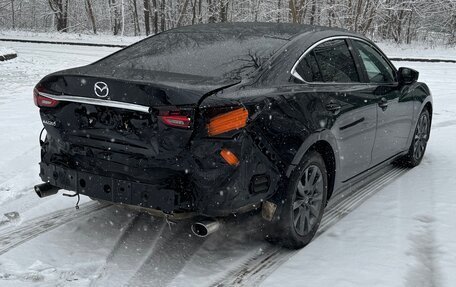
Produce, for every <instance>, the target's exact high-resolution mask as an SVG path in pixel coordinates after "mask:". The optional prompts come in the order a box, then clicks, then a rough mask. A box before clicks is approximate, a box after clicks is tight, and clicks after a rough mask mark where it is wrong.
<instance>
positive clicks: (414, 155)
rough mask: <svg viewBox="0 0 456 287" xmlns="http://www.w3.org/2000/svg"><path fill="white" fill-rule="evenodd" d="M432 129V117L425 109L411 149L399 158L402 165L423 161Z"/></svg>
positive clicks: (416, 163)
mask: <svg viewBox="0 0 456 287" xmlns="http://www.w3.org/2000/svg"><path fill="white" fill-rule="evenodd" d="M430 130H431V117H430V115H429V111H428V110H427V109H424V110H423V111H422V112H421V114H420V116H419V118H418V122H417V124H416V128H415V132H414V134H413V139H412V143H411V145H410V148H409V151H408V153H407V154H406V155H405V156H404V157H403V158H401V159H400V160H399V163H400V164H401V165H403V166H407V167H415V166H417V165H419V164H420V163H421V160H422V159H423V156H424V152H425V151H426V146H427V141H428V139H429V133H430Z"/></svg>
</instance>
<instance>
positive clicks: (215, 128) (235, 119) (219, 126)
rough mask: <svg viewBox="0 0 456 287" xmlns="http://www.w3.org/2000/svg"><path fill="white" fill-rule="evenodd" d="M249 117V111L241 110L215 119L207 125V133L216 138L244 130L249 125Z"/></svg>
mask: <svg viewBox="0 0 456 287" xmlns="http://www.w3.org/2000/svg"><path fill="white" fill-rule="evenodd" d="M248 116H249V112H248V111H247V109H245V108H239V109H236V110H233V111H230V112H227V113H223V114H221V115H218V116H216V117H213V118H212V119H210V121H209V124H208V125H207V133H208V135H209V136H216V135H219V134H223V133H226V132H229V131H232V130H237V129H240V128H243V127H245V126H246V124H247V118H248Z"/></svg>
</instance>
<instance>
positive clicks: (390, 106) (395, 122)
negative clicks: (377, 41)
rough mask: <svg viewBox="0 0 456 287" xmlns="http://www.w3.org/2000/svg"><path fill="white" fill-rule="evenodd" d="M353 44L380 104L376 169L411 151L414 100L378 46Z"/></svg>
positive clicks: (376, 141)
mask: <svg viewBox="0 0 456 287" xmlns="http://www.w3.org/2000/svg"><path fill="white" fill-rule="evenodd" d="M351 43H352V44H353V51H355V54H356V56H357V57H358V59H359V61H360V62H361V64H362V68H363V72H364V73H365V76H366V79H367V82H368V84H367V86H366V87H367V92H368V93H370V94H371V95H372V96H374V97H375V99H376V101H377V103H378V106H377V132H376V135H375V143H374V148H373V150H372V165H376V164H379V163H381V162H382V161H385V160H387V159H388V158H390V157H392V156H394V155H396V154H397V153H399V152H401V151H403V150H405V149H407V139H408V136H409V133H410V131H411V130H412V129H411V126H412V115H413V101H412V100H413V99H412V98H408V97H407V94H406V93H404V94H402V92H401V89H400V87H399V85H398V83H397V81H396V71H395V68H394V67H393V66H392V65H391V64H390V63H389V62H388V61H387V60H386V59H385V57H384V56H383V55H382V54H381V53H380V52H379V51H378V50H377V49H376V48H375V47H374V46H372V45H370V44H369V43H368V42H365V41H361V40H356V39H352V40H351Z"/></svg>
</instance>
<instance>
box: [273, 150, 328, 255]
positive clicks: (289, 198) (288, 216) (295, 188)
mask: <svg viewBox="0 0 456 287" xmlns="http://www.w3.org/2000/svg"><path fill="white" fill-rule="evenodd" d="M327 194H328V174H327V171H326V166H325V162H324V160H323V158H322V156H321V155H320V154H319V153H318V152H316V151H313V150H312V151H309V152H308V153H307V154H306V155H305V156H304V157H303V159H302V160H301V162H300V163H299V165H298V166H297V167H296V168H295V170H294V171H293V173H292V175H291V177H290V179H289V182H288V184H287V188H286V199H285V200H284V204H283V206H282V209H281V213H280V218H279V220H278V222H277V223H276V224H277V226H275V228H274V230H275V232H274V233H275V235H273V238H272V239H273V240H274V242H275V243H277V244H280V245H282V246H284V247H287V248H290V249H298V248H302V247H304V246H306V245H307V244H309V243H310V241H311V240H312V238H313V237H314V236H315V233H316V232H317V230H318V227H319V226H320V221H321V218H322V217H323V212H324V208H325V206H326V199H327Z"/></svg>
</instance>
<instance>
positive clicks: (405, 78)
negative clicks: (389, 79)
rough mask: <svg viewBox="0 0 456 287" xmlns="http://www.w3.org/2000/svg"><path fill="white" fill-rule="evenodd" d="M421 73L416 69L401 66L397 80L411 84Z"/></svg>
mask: <svg viewBox="0 0 456 287" xmlns="http://www.w3.org/2000/svg"><path fill="white" fill-rule="evenodd" d="M419 74H420V73H419V72H418V71H416V70H413V69H410V68H404V67H401V68H399V71H397V80H398V82H399V83H400V84H404V85H410V84H413V83H415V82H416V81H418V75H419Z"/></svg>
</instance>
